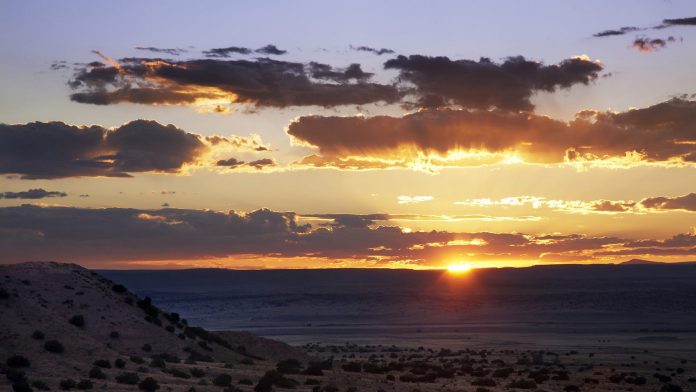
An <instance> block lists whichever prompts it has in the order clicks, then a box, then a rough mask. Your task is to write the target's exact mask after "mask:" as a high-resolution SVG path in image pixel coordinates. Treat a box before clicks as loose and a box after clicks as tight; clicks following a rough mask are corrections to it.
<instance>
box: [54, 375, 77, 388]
mask: <svg viewBox="0 0 696 392" xmlns="http://www.w3.org/2000/svg"><path fill="white" fill-rule="evenodd" d="M58 386H60V389H62V390H64V391H69V390H71V389H73V388H75V387H76V386H77V382H75V380H73V379H72V378H66V379H65V380H61V381H60V383H59V384H58Z"/></svg>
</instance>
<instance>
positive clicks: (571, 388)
mask: <svg viewBox="0 0 696 392" xmlns="http://www.w3.org/2000/svg"><path fill="white" fill-rule="evenodd" d="M663 389H664V388H663ZM563 390H564V391H565V392H580V387H578V386H577V385H566V386H565V387H564V388H563ZM660 391H661V392H665V391H663V390H660ZM667 392H682V390H681V388H679V390H678V391H667Z"/></svg>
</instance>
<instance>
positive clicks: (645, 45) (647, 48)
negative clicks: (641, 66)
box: [632, 36, 677, 53]
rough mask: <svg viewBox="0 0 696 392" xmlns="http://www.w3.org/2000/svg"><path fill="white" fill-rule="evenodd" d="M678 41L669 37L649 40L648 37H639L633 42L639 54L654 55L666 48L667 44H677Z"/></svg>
mask: <svg viewBox="0 0 696 392" xmlns="http://www.w3.org/2000/svg"><path fill="white" fill-rule="evenodd" d="M676 41H677V39H676V38H674V37H672V36H669V37H667V38H664V39H663V38H648V37H638V38H636V39H635V40H633V45H632V46H633V48H635V49H637V50H638V51H639V52H643V53H652V52H655V51H658V50H660V49H662V48H664V47H665V46H667V43H671V42H676Z"/></svg>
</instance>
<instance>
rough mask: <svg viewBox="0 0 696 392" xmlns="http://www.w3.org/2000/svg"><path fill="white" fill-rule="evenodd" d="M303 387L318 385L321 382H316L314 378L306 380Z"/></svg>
mask: <svg viewBox="0 0 696 392" xmlns="http://www.w3.org/2000/svg"><path fill="white" fill-rule="evenodd" d="M304 384H305V385H319V384H321V381H319V380H317V379H316V378H308V379H306V380H305V382H304Z"/></svg>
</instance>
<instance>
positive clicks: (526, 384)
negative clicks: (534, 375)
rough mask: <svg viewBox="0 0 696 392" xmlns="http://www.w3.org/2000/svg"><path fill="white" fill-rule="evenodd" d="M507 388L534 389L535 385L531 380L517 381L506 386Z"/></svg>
mask: <svg viewBox="0 0 696 392" xmlns="http://www.w3.org/2000/svg"><path fill="white" fill-rule="evenodd" d="M507 387H508V388H517V389H536V387H537V383H536V382H534V381H533V380H517V381H513V382H511V383H510V384H508V386H507Z"/></svg>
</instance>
